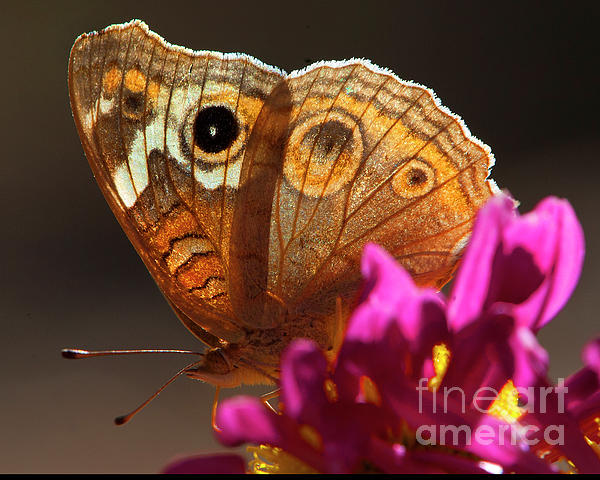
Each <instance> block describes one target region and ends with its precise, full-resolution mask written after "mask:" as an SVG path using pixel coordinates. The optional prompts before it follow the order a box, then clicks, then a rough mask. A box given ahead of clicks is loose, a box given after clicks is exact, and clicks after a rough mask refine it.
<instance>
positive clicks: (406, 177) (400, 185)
mask: <svg viewBox="0 0 600 480" xmlns="http://www.w3.org/2000/svg"><path fill="white" fill-rule="evenodd" d="M434 185H435V171H434V169H433V168H432V167H431V166H430V165H429V164H428V163H426V162H424V161H423V160H419V159H415V160H411V161H409V162H408V163H407V164H403V165H401V166H400V167H399V170H398V173H396V175H394V178H393V179H392V188H393V189H394V192H396V194H397V195H399V196H401V197H404V198H414V197H420V196H422V195H425V194H426V193H428V192H430V191H431V189H432V188H433V187H434Z"/></svg>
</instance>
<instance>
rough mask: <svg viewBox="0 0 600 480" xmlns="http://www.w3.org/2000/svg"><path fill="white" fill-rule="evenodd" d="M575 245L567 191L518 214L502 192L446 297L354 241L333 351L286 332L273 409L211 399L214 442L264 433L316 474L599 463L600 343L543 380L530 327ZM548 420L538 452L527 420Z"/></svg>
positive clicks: (549, 301)
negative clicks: (556, 438)
mask: <svg viewBox="0 0 600 480" xmlns="http://www.w3.org/2000/svg"><path fill="white" fill-rule="evenodd" d="M583 252H584V244H583V234H582V231H581V227H580V225H579V223H578V221H577V219H576V217H575V214H574V213H573V211H572V209H571V207H570V206H569V204H568V203H567V202H566V201H563V200H558V199H555V198H548V199H546V200H544V201H543V202H541V203H540V204H539V205H538V206H537V207H536V208H535V210H534V211H533V212H531V213H529V214H527V215H524V216H518V214H517V213H516V211H515V209H514V202H513V201H512V200H511V199H510V198H508V197H506V196H499V197H497V198H494V199H492V200H491V201H490V202H489V203H488V204H487V205H486V206H485V207H484V208H483V209H482V210H481V212H480V214H479V215H478V218H477V221H476V223H475V226H474V230H473V236H472V239H471V242H470V244H469V247H468V249H467V252H466V254H465V257H464V260H463V264H462V266H461V268H460V270H459V272H458V275H457V279H456V281H455V285H454V287H453V290H452V294H451V296H450V300H449V301H446V300H445V298H444V297H443V296H442V295H441V294H440V293H438V292H436V291H434V290H432V289H427V288H426V289H421V288H419V287H417V286H416V285H415V284H414V282H413V280H412V278H411V277H410V275H409V274H408V273H407V272H406V271H404V270H403V269H402V267H401V266H400V265H398V264H397V263H396V262H395V260H394V259H393V258H392V257H391V256H389V255H388V254H387V253H386V252H385V251H383V250H382V249H381V248H380V247H377V246H375V245H367V246H366V247H365V250H364V255H363V260H362V271H363V275H364V279H365V280H364V282H365V283H364V291H363V295H362V301H361V302H360V304H359V306H358V307H357V308H356V310H355V311H354V313H353V315H352V317H351V319H350V321H349V324H348V328H347V331H346V334H345V338H344V342H343V345H342V347H341V350H340V352H339V355H338V357H337V360H336V361H335V363H334V364H333V365H328V364H327V361H326V359H325V356H324V355H323V353H322V352H321V351H320V350H319V348H318V347H317V345H316V344H314V343H312V342H310V341H308V340H303V339H299V340H296V341H295V342H293V343H292V344H291V345H290V347H289V348H288V349H287V350H286V351H285V352H284V354H283V356H282V361H281V385H280V386H281V412H280V413H279V414H277V413H274V412H273V411H271V410H269V409H267V408H266V407H265V406H264V404H263V403H262V402H261V401H260V400H258V399H256V398H252V397H236V398H233V399H230V400H227V401H224V402H223V403H222V404H221V405H220V407H219V409H218V411H217V417H216V423H217V425H219V427H220V429H221V431H220V432H218V433H217V435H218V438H219V440H220V441H221V442H222V443H223V444H224V445H227V446H236V445H240V444H243V443H255V444H263V445H269V446H270V447H272V451H273V452H275V453H274V454H273V455H275V456H277V455H278V453H277V452H284V453H285V455H287V456H288V457H289V458H293V459H295V461H297V463H298V464H300V465H303V466H304V467H305V468H307V469H312V470H314V471H318V472H330V473H333V472H345V473H347V472H369V471H380V472H389V473H391V472H423V473H426V472H453V473H477V472H480V473H482V472H486V471H498V470H501V471H505V472H552V471H556V467H555V466H554V465H552V462H554V461H556V460H557V459H558V458H559V457H560V456H563V457H566V458H567V459H568V460H569V461H571V462H572V463H573V464H574V465H575V468H576V469H577V470H578V471H580V472H600V460H599V459H598V456H597V455H596V453H595V452H594V449H593V445H592V446H590V444H589V443H588V442H587V441H586V440H585V438H584V435H587V438H588V439H589V440H591V441H592V442H594V441H598V439H599V438H598V430H597V423H595V422H596V419H597V418H598V417H599V415H600V390H599V389H598V387H599V385H600V381H599V372H600V343H599V342H598V341H596V342H594V343H591V344H590V345H589V346H588V347H587V348H586V350H585V353H584V357H585V359H586V367H584V369H583V370H582V371H581V372H579V373H577V374H575V375H574V376H573V377H571V378H570V379H568V381H567V383H566V384H565V385H564V386H561V385H559V387H558V388H554V386H553V385H551V384H550V382H549V380H548V379H547V365H548V355H547V353H546V351H545V350H544V349H543V348H542V347H541V345H540V344H539V343H538V342H537V339H536V337H535V333H536V332H537V331H538V330H539V329H540V328H541V327H542V326H543V325H545V324H546V323H548V322H549V321H550V320H551V319H552V317H553V316H554V315H555V314H556V313H557V312H558V311H559V310H560V308H562V306H563V305H564V304H565V303H566V301H567V300H568V298H569V296H570V295H571V293H572V291H573V289H574V287H575V285H576V283H577V280H578V277H579V274H580V271H581V266H582V261H583ZM440 352H441V353H440ZM444 352H446V353H447V352H449V355H450V356H449V359H448V357H445V356H444ZM511 381H512V383H510V382H511ZM507 386H508V387H507ZM542 387H545V388H546V389H547V390H545V391H546V398H547V400H548V401H547V402H546V404H545V406H546V407H548V408H545V409H540V408H537V407H539V406H540V400H541V394H540V393H539V392H540V391H542V390H540V388H542ZM507 388H508V391H509V392H510V391H513V390H515V391H518V392H519V393H520V394H521V395H520V398H521V399H525V400H528V406H529V407H530V408H529V409H528V410H527V411H526V412H521V411H519V409H518V407H517V405H516V404H514V405H512V406H511V405H509V404H508V403H510V402H508V403H507V401H506V400H505V399H504V397H503V393H501V394H500V396H498V392H501V391H502V392H504V391H505V390H506V389H507ZM565 388H569V390H570V391H571V394H572V395H570V396H569V395H567V399H568V400H567V402H566V406H565V407H564V408H562V410H561V407H562V404H561V398H563V397H564V396H565V393H566V392H565V390H564V389H565ZM528 389H529V390H528ZM548 390H549V391H550V392H549V393H548ZM448 392H450V393H448ZM491 392H495V393H494V394H492V393H491ZM522 392H525V393H522ZM515 400H516V397H515ZM536 401H537V403H536ZM542 410H543V411H542ZM514 411H518V414H515V413H514ZM498 412H500V413H498ZM556 425H563V426H564V431H565V439H566V442H565V445H562V446H561V447H560V449H559V450H558V452H559V453H556V452H555V451H552V455H550V456H548V451H549V450H548V449H550V450H552V448H550V447H551V446H550V445H549V444H548V442H546V443H544V442H543V441H541V440H540V438H542V439H546V437H544V436H543V434H541V433H540V432H544V431H547V430H548V429H549V428H550V427H554V426H556ZM594 425H595V426H596V430H594V429H593V427H594ZM442 427H444V428H442ZM446 427H454V430H452V429H451V428H450V429H448V428H446ZM544 429H545V430H544ZM540 435H541V437H540ZM541 453H546V457H547V458H545V459H542V458H540V455H539V454H541ZM200 470H205V469H203V468H200ZM283 470H285V469H283ZM280 471H281V470H280Z"/></svg>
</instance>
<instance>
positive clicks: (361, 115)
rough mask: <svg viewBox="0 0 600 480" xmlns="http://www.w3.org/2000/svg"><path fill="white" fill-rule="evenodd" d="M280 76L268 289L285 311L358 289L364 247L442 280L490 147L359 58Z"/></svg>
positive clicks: (482, 186)
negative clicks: (371, 245)
mask: <svg viewBox="0 0 600 480" xmlns="http://www.w3.org/2000/svg"><path fill="white" fill-rule="evenodd" d="M286 81H287V83H288V87H289V89H290V92H291V96H292V102H293V109H292V113H291V122H290V133H289V138H288V143H287V147H286V156H285V159H284V165H283V172H282V176H281V179H280V181H279V188H278V191H277V195H276V202H275V204H274V213H273V225H272V228H271V252H272V256H271V259H270V262H271V268H270V276H271V277H270V288H271V289H272V291H273V292H274V293H275V294H277V295H281V296H282V297H283V298H284V300H285V301H286V303H287V304H288V305H290V306H291V308H293V309H297V310H299V311H313V312H314V311H317V312H321V313H324V312H329V313H331V312H332V311H333V309H334V307H335V299H336V298H337V297H338V296H339V297H342V298H344V297H346V296H348V295H352V294H353V293H354V292H355V291H356V289H357V287H358V284H359V282H360V275H359V268H358V265H359V263H360V254H361V250H362V247H363V246H364V244H365V243H367V242H377V243H379V244H381V245H383V246H384V247H386V248H387V249H388V250H389V251H390V252H391V253H392V254H394V255H395V256H396V258H397V259H398V260H399V261H400V262H401V263H402V264H403V265H404V267H405V268H407V270H409V271H410V272H411V274H412V275H413V277H414V278H415V279H416V280H417V282H418V283H421V284H429V285H435V286H440V285H442V284H443V283H445V282H446V281H447V280H448V278H449V276H450V275H451V273H452V271H453V268H454V266H455V263H456V261H457V259H458V255H459V254H460V252H461V250H462V248H463V247H464V245H465V243H466V239H467V237H468V235H469V232H470V231H471V227H472V221H473V217H474V215H475V213H476V211H477V209H478V208H479V207H480V206H481V205H482V204H483V202H485V200H486V199H487V198H488V197H489V196H490V195H491V194H492V193H493V191H494V189H495V185H494V184H493V183H492V182H491V181H487V177H488V173H489V171H488V170H489V168H490V167H491V164H492V157H491V154H490V152H489V149H488V148H487V147H486V146H485V145H483V144H481V143H480V142H479V141H477V140H476V139H474V138H473V137H471V136H470V134H469V133H468V131H467V130H466V127H464V126H463V124H462V122H461V121H460V120H459V119H458V118H457V117H456V116H454V115H452V114H450V113H449V112H448V111H447V110H446V109H445V108H443V107H441V106H440V105H439V104H438V102H437V101H436V99H435V97H434V96H433V94H432V92H431V91H429V90H428V89H426V88H424V87H421V86H418V85H415V84H412V83H410V82H404V81H400V80H399V79H398V78H397V77H395V76H393V74H391V73H390V72H387V71H383V70H381V69H379V68H378V67H375V66H373V65H371V64H369V63H368V62H366V61H363V60H359V61H348V62H331V63H324V64H317V65H315V66H311V67H308V68H307V69H305V70H304V71H300V72H296V73H292V74H290V75H289V76H288V78H287V79H286Z"/></svg>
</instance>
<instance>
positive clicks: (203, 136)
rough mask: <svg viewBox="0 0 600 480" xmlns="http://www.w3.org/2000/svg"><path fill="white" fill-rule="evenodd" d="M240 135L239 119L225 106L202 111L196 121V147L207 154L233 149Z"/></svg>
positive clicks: (207, 108)
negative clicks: (232, 146)
mask: <svg viewBox="0 0 600 480" xmlns="http://www.w3.org/2000/svg"><path fill="white" fill-rule="evenodd" d="M239 134H240V126H239V124H238V121H237V119H236V118H235V116H234V114H233V113H232V112H231V110H229V109H228V108H227V107H225V106H223V105H215V106H212V107H206V108H204V109H202V110H200V112H198V115H197V116H196V120H195V121H194V145H195V146H196V147H198V148H199V149H200V150H202V151H203V152H206V153H219V152H222V151H223V150H225V149H227V148H229V147H231V145H232V144H233V142H234V141H235V139H236V138H238V136H239Z"/></svg>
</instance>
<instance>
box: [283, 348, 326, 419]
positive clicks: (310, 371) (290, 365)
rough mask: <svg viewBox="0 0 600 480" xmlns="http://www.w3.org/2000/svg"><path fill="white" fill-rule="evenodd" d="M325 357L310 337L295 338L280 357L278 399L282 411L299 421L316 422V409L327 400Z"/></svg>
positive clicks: (319, 408) (317, 415)
mask: <svg viewBox="0 0 600 480" xmlns="http://www.w3.org/2000/svg"><path fill="white" fill-rule="evenodd" d="M326 372H327V360H326V359H325V357H324V356H323V353H322V352H321V350H320V349H319V347H318V345H317V344H316V343H314V342H312V341H310V340H305V339H299V340H295V341H294V342H293V343H292V344H291V345H290V346H289V347H288V348H287V349H286V350H285V352H284V353H283V355H282V359H281V400H282V402H283V404H284V405H285V413H286V415H288V416H290V417H291V418H293V419H294V420H296V421H297V422H299V423H311V424H318V422H319V411H320V410H321V409H322V408H323V406H325V405H326V404H327V397H326V396H325V388H324V383H325V378H326Z"/></svg>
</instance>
